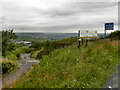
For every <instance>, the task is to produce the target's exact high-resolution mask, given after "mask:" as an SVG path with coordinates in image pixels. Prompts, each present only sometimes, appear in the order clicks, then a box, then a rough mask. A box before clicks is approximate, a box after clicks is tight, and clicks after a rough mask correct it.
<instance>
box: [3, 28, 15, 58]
mask: <svg viewBox="0 0 120 90" xmlns="http://www.w3.org/2000/svg"><path fill="white" fill-rule="evenodd" d="M15 38H17V36H16V35H15V33H13V29H12V30H10V29H9V30H2V56H4V57H5V56H6V54H7V51H8V41H9V40H10V39H15Z"/></svg>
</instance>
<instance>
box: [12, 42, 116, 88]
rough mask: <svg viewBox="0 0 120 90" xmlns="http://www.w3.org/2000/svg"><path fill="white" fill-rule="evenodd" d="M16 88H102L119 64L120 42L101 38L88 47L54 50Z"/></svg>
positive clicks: (74, 46)
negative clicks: (119, 43)
mask: <svg viewBox="0 0 120 90" xmlns="http://www.w3.org/2000/svg"><path fill="white" fill-rule="evenodd" d="M40 61H41V62H40V64H39V65H35V66H34V68H33V69H32V71H31V72H29V73H27V74H26V75H23V76H22V77H21V78H19V79H18V80H17V81H16V83H14V84H13V85H11V86H10V87H13V88H101V87H102V86H103V85H104V83H105V82H106V79H107V78H108V77H109V76H110V74H111V73H112V72H114V71H115V68H116V66H117V63H118V45H117V41H111V42H106V43H104V41H101V40H98V41H94V42H90V43H89V45H88V47H81V48H80V49H78V48H77V45H76V44H74V45H72V46H70V47H68V48H62V49H59V50H54V51H53V52H51V53H50V54H49V55H44V56H43V58H42V59H40Z"/></svg>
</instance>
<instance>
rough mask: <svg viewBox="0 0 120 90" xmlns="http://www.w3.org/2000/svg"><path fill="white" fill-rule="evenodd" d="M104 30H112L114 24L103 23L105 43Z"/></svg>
mask: <svg viewBox="0 0 120 90" xmlns="http://www.w3.org/2000/svg"><path fill="white" fill-rule="evenodd" d="M106 30H114V23H113V22H111V23H105V34H104V35H105V42H106Z"/></svg>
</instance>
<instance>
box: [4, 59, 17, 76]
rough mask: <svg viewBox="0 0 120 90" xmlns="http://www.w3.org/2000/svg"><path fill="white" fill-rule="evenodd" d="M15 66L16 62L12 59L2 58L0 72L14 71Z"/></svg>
mask: <svg viewBox="0 0 120 90" xmlns="http://www.w3.org/2000/svg"><path fill="white" fill-rule="evenodd" d="M16 68H17V63H16V62H14V61H10V60H9V61H8V60H4V61H2V74H8V73H10V72H13V71H15V70H16Z"/></svg>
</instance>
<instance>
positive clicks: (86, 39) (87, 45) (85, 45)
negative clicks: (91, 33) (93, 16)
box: [85, 39, 88, 47]
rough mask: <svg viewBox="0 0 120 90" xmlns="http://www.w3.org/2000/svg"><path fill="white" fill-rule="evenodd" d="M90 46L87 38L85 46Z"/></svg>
mask: <svg viewBox="0 0 120 90" xmlns="http://www.w3.org/2000/svg"><path fill="white" fill-rule="evenodd" d="M87 46H88V39H86V45H85V47H87Z"/></svg>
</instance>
